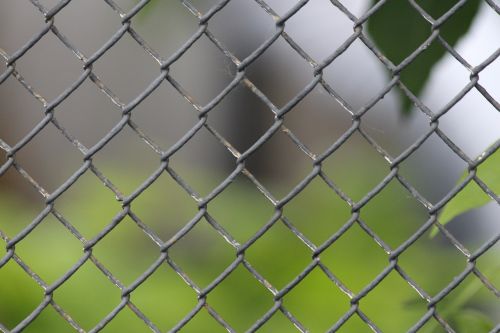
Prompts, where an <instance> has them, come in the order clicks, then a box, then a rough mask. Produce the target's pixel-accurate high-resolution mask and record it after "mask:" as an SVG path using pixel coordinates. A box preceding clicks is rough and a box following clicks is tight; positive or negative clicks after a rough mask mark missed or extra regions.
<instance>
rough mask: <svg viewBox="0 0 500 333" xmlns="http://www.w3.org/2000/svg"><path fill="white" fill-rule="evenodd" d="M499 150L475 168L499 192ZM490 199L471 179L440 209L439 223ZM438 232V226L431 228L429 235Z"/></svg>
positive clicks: (491, 187)
mask: <svg viewBox="0 0 500 333" xmlns="http://www.w3.org/2000/svg"><path fill="white" fill-rule="evenodd" d="M499 170H500V150H497V151H496V152H495V153H493V154H492V155H491V156H489V157H488V158H487V159H486V160H485V161H484V162H483V163H482V164H481V165H480V166H479V167H478V169H477V176H478V177H479V178H480V179H481V180H482V181H483V182H484V183H485V184H486V185H487V186H488V187H489V188H490V189H491V190H492V191H493V192H494V193H500V172H499ZM467 174H468V173H467V172H464V174H463V175H462V177H461V178H460V180H459V183H460V182H462V181H463V180H464V179H465V178H466V177H467ZM491 200H492V199H491V198H490V197H489V196H488V195H486V193H485V192H484V191H483V190H482V189H481V188H480V187H479V185H477V184H476V182H474V181H473V180H472V181H471V182H469V183H468V184H467V186H466V187H465V188H464V189H462V191H460V192H459V193H458V194H457V196H456V197H455V198H453V199H452V200H451V201H450V202H449V203H448V204H446V206H445V207H444V208H443V210H442V211H441V214H440V217H439V223H441V224H443V225H444V224H447V223H448V222H450V221H451V220H453V219H454V218H455V217H457V216H459V215H461V214H463V213H466V212H468V211H470V210H473V209H477V208H480V207H482V206H484V205H486V204H487V203H488V202H490V201H491ZM437 232H438V228H437V227H436V228H433V229H432V231H431V237H434V236H435V235H436V234H437Z"/></svg>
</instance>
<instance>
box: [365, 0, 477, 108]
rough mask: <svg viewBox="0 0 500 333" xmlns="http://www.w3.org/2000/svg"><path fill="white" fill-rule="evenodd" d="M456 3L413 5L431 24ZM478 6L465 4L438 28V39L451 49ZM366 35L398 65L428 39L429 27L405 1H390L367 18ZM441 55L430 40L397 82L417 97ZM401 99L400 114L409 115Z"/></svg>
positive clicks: (446, 0)
mask: <svg viewBox="0 0 500 333" xmlns="http://www.w3.org/2000/svg"><path fill="white" fill-rule="evenodd" d="M377 2H378V0H373V1H372V4H373V5H374V4H376V3H377ZM456 2H457V1H456V0H438V1H437V0H422V1H417V3H418V4H419V5H420V6H421V7H422V8H423V9H424V10H425V11H426V12H427V13H428V14H429V15H431V16H432V17H433V18H434V19H435V20H437V19H439V18H440V17H442V15H444V14H445V13H446V12H447V11H448V10H449V9H450V8H452V7H453V5H455V4H456ZM480 3H481V1H479V0H471V1H467V3H466V4H465V5H464V6H463V7H462V8H460V9H459V10H458V11H457V12H456V13H454V14H453V15H452V16H451V17H450V18H449V19H448V20H446V22H445V23H444V24H443V25H442V26H441V27H440V35H441V36H442V37H443V38H444V39H445V40H446V41H447V42H448V44H450V45H451V46H452V47H453V46H454V45H455V44H456V43H457V41H458V40H459V39H460V38H461V37H462V36H463V35H465V33H467V31H468V30H469V27H470V26H471V23H472V21H473V19H474V17H475V16H476V14H477V11H478V8H479V5H480ZM368 31H369V33H370V35H371V37H372V39H373V41H374V42H375V44H376V45H377V46H378V48H379V49H380V50H381V51H382V53H383V54H384V55H385V56H386V57H387V58H388V59H389V60H390V61H392V62H393V63H394V64H396V65H398V64H399V63H401V62H402V61H403V60H404V59H406V58H407V57H409V56H410V54H412V53H413V52H414V51H415V50H416V49H417V48H418V47H419V46H420V45H421V44H422V43H424V41H425V40H426V39H427V38H428V37H429V36H430V35H431V32H432V25H431V24H430V23H429V22H428V21H426V20H425V19H424V18H423V17H422V16H421V15H420V14H419V13H418V12H417V10H416V9H415V8H413V7H412V6H411V5H410V3H409V2H408V1H403V0H392V1H388V2H387V3H386V4H384V5H383V6H382V7H381V8H380V9H379V10H378V11H377V12H375V13H374V14H373V15H372V16H371V17H370V19H369V20H368ZM445 53H446V50H445V48H444V47H442V46H441V45H440V44H439V42H437V41H436V40H434V42H433V43H431V44H430V45H427V46H426V49H425V51H424V52H422V53H421V54H420V55H419V56H418V57H417V58H416V59H415V60H414V61H413V62H412V63H411V64H410V65H408V66H407V67H405V68H404V69H403V71H402V72H401V80H402V81H403V83H404V84H405V85H406V86H407V87H408V88H409V89H410V90H411V91H412V92H413V94H414V95H416V96H418V95H419V94H420V92H421V91H422V89H423V87H424V85H425V83H426V82H427V79H428V78H429V75H430V73H431V71H432V68H433V66H434V65H435V64H436V63H437V62H438V61H439V60H440V59H441V58H442V57H443V56H444V55H445ZM401 97H402V105H401V110H402V112H406V113H407V112H409V111H410V107H411V101H410V100H409V99H408V98H406V97H404V96H403V95H401Z"/></svg>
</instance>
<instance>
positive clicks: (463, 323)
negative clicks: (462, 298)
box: [452, 309, 494, 332]
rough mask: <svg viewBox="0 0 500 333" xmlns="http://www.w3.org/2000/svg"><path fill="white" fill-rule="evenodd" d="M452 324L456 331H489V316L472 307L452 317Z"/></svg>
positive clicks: (491, 324)
mask: <svg viewBox="0 0 500 333" xmlns="http://www.w3.org/2000/svg"><path fill="white" fill-rule="evenodd" d="M452 325H453V327H454V328H455V329H456V330H457V331H458V332H490V331H491V329H493V325H494V324H493V322H492V320H491V318H489V317H488V316H487V315H485V314H484V313H482V312H479V311H478V310H474V309H465V310H462V311H460V312H459V313H457V315H456V316H454V317H453V318H452Z"/></svg>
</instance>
